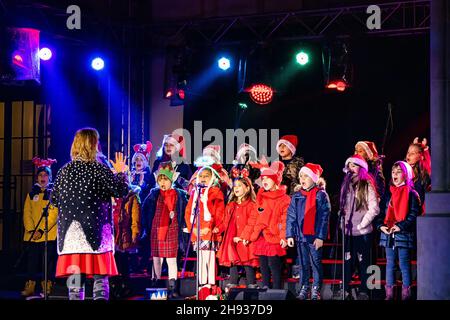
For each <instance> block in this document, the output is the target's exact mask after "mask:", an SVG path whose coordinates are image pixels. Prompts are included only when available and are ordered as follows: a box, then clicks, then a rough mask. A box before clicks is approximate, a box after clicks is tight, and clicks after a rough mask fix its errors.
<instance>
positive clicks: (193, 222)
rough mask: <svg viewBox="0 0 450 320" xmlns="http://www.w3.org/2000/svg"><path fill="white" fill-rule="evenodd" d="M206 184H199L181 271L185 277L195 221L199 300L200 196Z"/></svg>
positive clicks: (196, 292)
mask: <svg viewBox="0 0 450 320" xmlns="http://www.w3.org/2000/svg"><path fill="white" fill-rule="evenodd" d="M205 187H206V186H203V185H200V184H198V185H197V188H198V189H197V190H198V197H197V200H196V202H195V210H194V220H193V221H192V228H191V232H190V233H189V241H188V243H187V244H186V246H187V248H186V250H185V251H186V255H185V259H184V263H183V271H182V273H181V278H184V273H185V271H186V262H187V258H188V256H189V247H190V242H191V240H192V233H193V231H194V225H195V223H197V261H196V266H195V269H196V277H195V278H196V285H195V290H196V291H195V299H196V300H198V290H199V271H200V254H199V252H200V245H199V239H200V223H198V221H199V220H200V219H199V211H200V197H201V189H203V188H205Z"/></svg>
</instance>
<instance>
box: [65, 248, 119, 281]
mask: <svg viewBox="0 0 450 320" xmlns="http://www.w3.org/2000/svg"><path fill="white" fill-rule="evenodd" d="M72 274H86V275H87V276H93V275H105V276H117V275H118V274H119V272H118V271H117V266H116V261H115V260H114V254H113V253H112V251H109V252H105V253H99V254H93V253H73V254H63V255H60V256H59V257H58V262H57V265H56V277H67V276H70V275H72Z"/></svg>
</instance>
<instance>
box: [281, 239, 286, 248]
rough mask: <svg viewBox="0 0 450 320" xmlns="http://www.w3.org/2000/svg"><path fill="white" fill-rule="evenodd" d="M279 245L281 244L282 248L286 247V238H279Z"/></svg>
mask: <svg viewBox="0 0 450 320" xmlns="http://www.w3.org/2000/svg"><path fill="white" fill-rule="evenodd" d="M280 246H281V247H282V248H286V247H287V242H286V240H284V239H281V240H280Z"/></svg>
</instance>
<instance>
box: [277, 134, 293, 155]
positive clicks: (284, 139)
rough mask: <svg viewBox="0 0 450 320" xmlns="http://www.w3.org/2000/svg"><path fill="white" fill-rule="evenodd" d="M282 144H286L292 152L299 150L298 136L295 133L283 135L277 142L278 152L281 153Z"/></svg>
mask: <svg viewBox="0 0 450 320" xmlns="http://www.w3.org/2000/svg"><path fill="white" fill-rule="evenodd" d="M280 144H284V145H285V146H286V147H287V148H288V149H289V150H291V153H292V154H295V151H296V150H297V144H298V138H297V136H295V135H286V136H282V137H281V139H280V140H278V142H277V152H278V153H280Z"/></svg>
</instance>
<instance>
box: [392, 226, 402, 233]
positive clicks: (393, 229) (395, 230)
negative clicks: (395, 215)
mask: <svg viewBox="0 0 450 320" xmlns="http://www.w3.org/2000/svg"><path fill="white" fill-rule="evenodd" d="M394 232H400V228H399V227H397V225H394V226H393V227H392V228H391V233H394Z"/></svg>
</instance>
